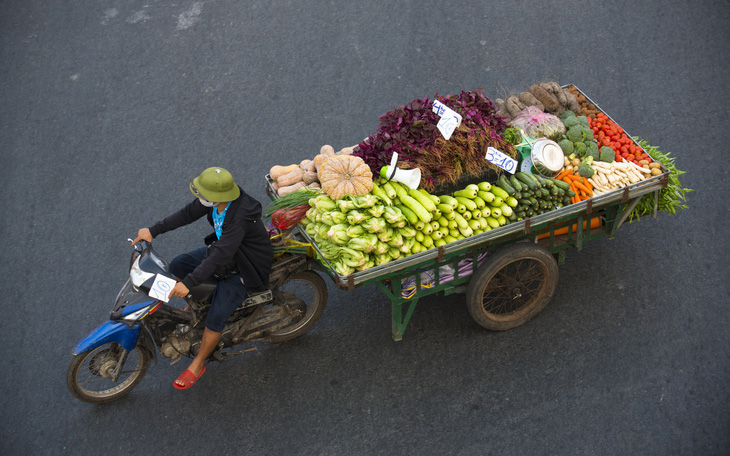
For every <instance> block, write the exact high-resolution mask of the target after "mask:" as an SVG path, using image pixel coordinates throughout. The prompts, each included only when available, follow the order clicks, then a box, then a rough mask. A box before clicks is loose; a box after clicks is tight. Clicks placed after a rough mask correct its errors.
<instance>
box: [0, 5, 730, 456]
mask: <svg viewBox="0 0 730 456" xmlns="http://www.w3.org/2000/svg"><path fill="white" fill-rule="evenodd" d="M1 6H2V7H1V8H0V11H2V12H1V13H0V100H1V103H2V105H1V106H0V154H2V155H1V158H2V169H1V170H0V189H1V190H0V192H1V193H2V199H1V200H0V205H1V209H0V210H1V211H2V213H3V217H2V222H1V223H0V240H1V241H0V242H1V244H2V247H1V249H2V250H1V252H2V262H0V268H1V269H0V271H1V277H2V280H0V296H2V298H1V299H2V307H1V309H2V319H1V320H0V337H1V338H2V339H1V340H2V344H1V347H2V348H0V354H1V357H0V359H2V363H0V366H1V367H0V369H2V374H0V393H2V394H0V409H1V410H2V413H0V453H1V454H4V455H27V454H34V455H35V454H54V455H55V454H73V455H98V454H231V455H233V454H235V455H238V454H269V455H375V454H395V455H410V454H429V455H431V454H433V455H446V454H449V455H483V454H494V455H542V454H544V455H619V454H621V455H623V454H636V455H639V454H640V455H722V454H728V453H730V413H729V412H730V382H729V378H730V331H729V330H728V328H730V316H729V315H730V313H729V312H728V303H729V302H730V296H729V294H730V293H728V282H729V280H728V279H730V276H729V274H728V266H727V254H728V248H727V234H728V229H727V227H728V226H729V224H730V219H729V217H728V199H727V196H726V194H727V190H728V183H729V182H728V177H727V176H728V165H727V163H728V158H727V151H728V146H727V144H728V137H727V130H728V124H729V123H730V118H728V108H727V107H728V105H729V104H730V95H729V93H730V92H729V91H728V90H727V80H728V78H727V73H728V71H730V62H729V60H728V50H729V49H730V47H729V46H728V45H729V44H730V42H729V41H728V38H729V34H728V28H727V25H728V23H730V6H729V5H728V2H726V1H722V2H720V1H714V2H713V1H693V2H676V1H668V2H667V1H662V2H660V1H647V2H635V1H617V2H585V1H572V0H566V1H547V2H545V1H540V2H538V1H532V2H531V1H517V2H515V1H490V2H486V1H481V2H479V1H468V0H467V1H462V2H457V3H448V2H437V1H430V0H427V1H400V2H374V1H359V2H336V1H329V2H319V1H313V2H301V1H279V0H267V1H249V2H241V1H231V0H216V1H199V2H196V1H189V0H184V1H180V2H162V1H157V0H146V1H141V0H127V1H119V0H102V1H99V2H42V1H37V0H24V1H17V0H16V1H10V0H8V1H3V2H2V3H1ZM543 80H557V81H559V82H560V83H563V84H564V83H574V84H576V85H577V86H578V87H580V88H581V89H583V90H584V91H585V92H586V93H587V94H588V95H589V96H590V97H591V98H593V99H594V100H596V101H597V102H598V103H599V104H600V105H601V107H602V108H604V109H605V110H606V111H607V112H608V113H609V114H611V115H612V117H614V118H615V119H616V120H617V121H618V122H619V123H620V124H621V125H622V126H623V127H624V128H625V129H626V130H627V131H628V132H630V133H631V134H632V135H636V136H640V137H642V138H645V139H647V140H648V141H649V142H650V143H651V144H653V145H656V146H658V147H659V148H660V149H661V150H663V151H665V152H669V153H671V155H672V156H673V157H674V158H675V159H676V165H677V167H678V168H680V169H681V170H684V171H686V174H684V175H683V176H682V184H683V185H684V186H686V187H689V188H692V189H694V190H695V191H694V192H692V193H689V194H688V197H687V204H688V205H689V206H690V209H688V210H684V211H680V212H679V213H678V214H677V215H676V216H675V215H668V214H660V216H659V217H658V218H657V219H652V218H650V217H648V218H643V219H642V220H641V221H640V222H639V223H632V224H630V225H629V224H627V225H624V226H623V227H622V228H621V229H620V230H619V232H618V236H617V237H616V239H614V240H610V241H609V240H599V241H595V242H592V243H590V244H587V245H586V247H585V248H584V249H583V250H582V251H571V252H569V254H568V257H567V261H566V263H565V265H563V266H561V268H560V282H559V284H558V289H557V292H556V295H555V297H554V298H553V300H552V301H551V303H550V304H549V305H548V306H547V307H546V309H545V310H544V311H543V312H542V313H541V314H540V315H539V316H538V317H537V318H536V319H535V320H533V321H531V322H530V323H528V324H526V325H524V326H522V327H520V328H517V329H514V330H511V331H507V332H499V333H497V332H489V331H486V330H484V329H482V328H481V327H480V326H478V325H477V324H476V323H475V322H474V321H473V320H472V319H471V318H470V316H469V315H468V312H467V310H466V307H465V303H464V297H463V295H452V296H449V297H440V296H439V297H430V298H427V299H423V300H421V301H420V302H419V304H418V307H417V309H416V311H415V313H414V315H413V318H412V320H411V323H410V325H409V327H408V329H407V331H406V333H405V337H404V339H403V340H402V341H401V342H395V341H393V339H392V338H391V334H390V304H389V302H388V300H387V299H386V298H385V296H384V295H383V294H382V293H381V292H380V291H379V290H378V289H377V288H375V287H374V286H366V287H363V288H359V289H357V290H355V291H352V292H346V291H340V290H338V289H336V288H334V287H333V285H332V282H331V281H329V279H328V284H329V288H330V290H329V291H330V299H329V304H328V307H327V310H326V311H325V314H324V316H323V317H322V319H321V320H320V321H319V323H318V324H317V325H316V326H315V327H314V328H313V329H312V331H311V332H309V333H308V334H306V335H305V336H303V337H301V338H299V339H297V340H295V341H292V342H289V343H286V344H282V345H276V346H271V345H268V346H262V347H261V348H260V350H259V351H258V352H257V353H253V354H248V355H245V356H241V357H238V358H234V359H231V360H230V361H227V362H225V363H222V364H211V365H210V366H209V368H208V371H207V372H206V374H205V375H204V376H203V377H202V379H201V380H200V381H199V382H198V384H196V385H195V386H194V387H193V388H192V389H190V390H187V391H183V392H181V391H177V390H175V389H174V388H173V387H172V382H173V380H174V379H175V377H176V376H177V375H178V374H179V373H180V371H181V370H182V369H183V368H184V363H180V364H176V365H173V366H169V365H168V363H167V361H166V360H165V359H164V358H162V359H161V360H160V362H159V363H158V364H157V365H153V366H152V367H151V368H150V370H149V372H148V374H147V376H146V377H145V379H144V381H143V382H142V383H141V384H140V385H139V386H138V388H136V389H135V390H134V391H133V392H132V393H131V394H130V395H129V396H128V397H126V398H125V399H123V400H120V401H118V402H116V403H113V404H110V405H105V406H93V405H89V404H85V403H81V402H79V401H78V400H76V399H75V398H73V397H72V396H71V394H70V393H69V392H68V390H67V388H66V385H65V370H66V366H67V364H68V361H69V359H70V353H71V349H72V347H73V346H74V344H75V343H76V342H77V341H79V340H80V339H81V338H82V337H84V336H85V335H86V334H88V333H89V332H90V331H91V330H92V329H94V328H95V327H96V326H97V325H99V324H101V323H102V322H103V321H104V320H105V319H106V318H107V317H108V312H109V310H110V308H111V305H112V301H113V300H114V297H115V296H116V293H117V291H118V289H119V287H120V286H121V285H122V284H123V283H124V281H125V280H126V274H127V262H128V256H129V253H130V249H129V246H128V244H127V243H126V241H125V240H126V239H127V238H128V237H130V236H133V235H134V234H135V233H136V230H137V229H138V228H140V227H143V226H147V225H149V224H151V223H153V222H155V221H157V220H158V219H160V218H162V217H164V216H166V215H168V214H169V213H171V212H172V211H173V210H176V209H177V208H179V207H180V206H181V205H183V204H184V203H186V202H187V201H188V200H189V199H190V193H189V191H188V189H187V184H188V182H189V181H190V179H191V178H192V177H194V176H196V175H197V174H198V173H199V172H200V171H201V170H202V169H204V168H206V167H208V166H212V165H218V166H223V167H226V168H228V169H230V170H231V171H232V172H233V173H234V175H235V176H237V179H238V181H239V182H240V183H241V184H242V185H243V186H244V187H245V188H246V189H247V191H249V192H250V193H251V194H252V195H253V196H254V197H256V198H258V199H260V200H262V201H266V195H265V192H264V181H263V176H264V175H265V174H266V173H267V172H268V170H269V168H270V167H271V166H273V165H275V164H289V163H294V162H299V161H300V160H302V159H304V158H311V157H313V156H314V155H315V154H316V152H317V151H319V148H320V147H321V146H322V145H323V144H331V145H333V146H335V148H341V147H345V146H350V145H353V144H356V143H358V142H360V141H361V140H362V139H363V138H365V137H366V136H367V135H369V134H371V133H373V132H374V131H375V128H376V126H377V123H378V117H379V116H380V115H381V114H383V113H385V112H387V111H388V110H390V109H392V108H393V107H395V106H398V105H400V104H404V103H407V102H409V101H411V100H413V99H416V98H423V97H424V96H429V97H431V98H432V97H433V96H434V95H435V94H440V95H446V94H451V93H458V92H459V91H461V90H474V89H477V88H483V89H484V90H485V93H486V94H487V95H488V96H490V97H491V98H497V97H502V96H504V95H505V94H506V93H508V92H510V91H512V92H520V91H522V90H525V89H526V88H527V87H529V85H531V84H533V83H535V82H538V81H543ZM207 231H208V227H207V226H205V223H204V222H200V223H198V224H196V225H194V226H191V227H188V228H186V229H181V230H178V231H175V232H174V233H169V234H166V235H164V236H162V237H160V238H159V239H158V240H157V241H156V243H155V247H156V249H157V250H158V251H159V252H160V253H161V254H163V255H164V256H165V257H167V258H168V259H171V258H172V257H173V256H174V255H175V254H176V253H179V252H181V251H183V250H185V249H189V248H192V247H196V246H198V245H200V241H201V238H202V236H203V235H205V234H207Z"/></svg>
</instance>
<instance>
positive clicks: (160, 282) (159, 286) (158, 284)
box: [147, 274, 177, 302]
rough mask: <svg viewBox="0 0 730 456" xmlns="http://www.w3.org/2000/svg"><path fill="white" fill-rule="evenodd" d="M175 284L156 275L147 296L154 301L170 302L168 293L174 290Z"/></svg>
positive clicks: (169, 279) (172, 280) (160, 275)
mask: <svg viewBox="0 0 730 456" xmlns="http://www.w3.org/2000/svg"><path fill="white" fill-rule="evenodd" d="M175 284H177V281H176V280H174V279H171V278H169V277H165V276H163V275H162V274H157V276H156V277H155V281H154V282H153V283H152V288H150V292H149V293H147V294H148V295H150V296H151V297H153V298H155V299H159V300H160V301H165V302H167V301H169V300H170V293H171V292H172V289H173V288H175Z"/></svg>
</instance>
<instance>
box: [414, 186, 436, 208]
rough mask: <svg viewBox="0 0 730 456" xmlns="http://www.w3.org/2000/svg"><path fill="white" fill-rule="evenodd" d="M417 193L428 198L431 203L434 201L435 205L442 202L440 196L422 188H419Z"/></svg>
mask: <svg viewBox="0 0 730 456" xmlns="http://www.w3.org/2000/svg"><path fill="white" fill-rule="evenodd" d="M416 191H418V192H420V193H421V194H422V195H423V196H425V197H426V198H429V199H430V200H431V201H433V204H438V203H440V202H441V200H440V199H439V197H438V196H436V195H432V194H430V193H428V192H427V191H426V190H424V189H422V188H417V189H416Z"/></svg>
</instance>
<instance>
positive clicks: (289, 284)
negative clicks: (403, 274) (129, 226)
mask: <svg viewBox="0 0 730 456" xmlns="http://www.w3.org/2000/svg"><path fill="white" fill-rule="evenodd" d="M312 269H314V263H312V262H311V261H310V260H309V258H308V257H307V256H306V255H299V254H288V253H284V254H283V255H281V256H279V257H278V258H277V259H275V260H274V263H273V264H272V268H271V274H270V276H269V288H268V290H266V291H264V292H261V293H257V294H254V295H249V296H248V297H247V298H246V299H245V300H244V301H243V302H242V303H241V305H240V306H239V307H238V308H237V309H236V311H235V312H234V313H233V314H232V315H231V317H230V318H229V319H228V322H227V324H226V327H225V328H224V330H223V331H222V333H221V339H220V342H219V343H218V346H217V347H216V349H215V350H214V352H213V353H212V354H211V356H210V358H209V360H211V359H212V360H217V361H223V360H224V359H226V358H229V357H231V356H235V355H239V354H242V353H247V352H250V351H254V350H256V348H248V349H241V350H235V349H234V347H235V346H238V345H242V344H246V343H251V342H261V341H263V342H272V343H278V342H285V341H288V340H291V339H294V338H296V337H299V336H301V335H302V334H304V333H306V332H307V331H308V330H309V329H311V328H312V326H313V325H314V324H315V323H316V322H317V320H318V319H319V317H320V316H321V315H322V312H324V309H325V306H326V305H327V286H326V284H325V282H324V280H323V279H322V277H321V276H320V275H319V274H317V273H316V272H314V271H313V270H312ZM158 276H163V277H166V278H168V279H172V280H174V279H173V276H172V274H171V273H170V268H169V264H168V262H167V261H166V260H164V259H163V258H162V257H160V256H159V255H158V254H157V253H156V252H155V251H154V250H153V249H152V244H151V243H149V242H146V241H141V242H139V243H138V244H136V245H135V246H134V250H133V252H132V257H131V259H130V263H129V278H128V279H127V281H126V283H125V284H124V286H123V287H122V289H121V290H120V291H119V294H118V295H117V298H116V300H115V302H114V306H113V307H112V311H111V315H110V318H109V321H107V322H105V323H103V324H102V325H100V326H99V327H98V328H96V329H95V330H94V331H92V332H91V333H90V334H89V335H88V336H86V337H85V338H84V339H83V340H82V341H80V342H79V343H78V344H76V346H75V347H74V349H73V353H72V355H73V357H72V358H71V361H70V362H69V366H68V369H67V371H66V383H67V385H68V388H69V390H70V391H71V393H72V394H73V395H74V396H75V397H76V398H78V399H80V400H82V401H84V402H90V403H97V404H99V403H107V402H111V401H114V400H117V399H119V398H121V397H123V396H125V395H126V394H128V393H129V392H130V391H132V389H134V387H136V386H137V385H138V384H139V383H140V382H141V381H142V378H143V377H144V376H145V374H146V373H147V369H148V367H149V365H150V363H151V361H152V360H153V359H154V361H155V363H157V352H158V351H159V352H160V353H161V354H162V356H164V357H165V358H169V359H171V362H173V363H174V362H177V361H179V360H180V359H181V358H182V357H189V358H194V357H195V355H196V354H197V353H198V349H199V348H200V342H201V338H202V335H203V330H204V322H205V316H206V314H207V311H208V309H209V308H210V302H211V298H212V296H213V292H214V291H215V288H216V284H215V283H214V282H212V281H211V282H205V283H202V284H200V285H198V286H196V287H193V288H192V289H191V290H190V294H189V295H188V296H187V297H186V298H185V301H186V303H187V306H186V307H184V308H182V309H179V308H177V307H174V306H172V305H170V304H168V303H167V302H166V301H165V300H164V299H160V297H159V296H157V292H158V291H157V290H156V289H153V287H159V286H164V283H165V281H164V280H163V279H162V278H159V277H158ZM158 279H159V280H158ZM158 284H162V285H158Z"/></svg>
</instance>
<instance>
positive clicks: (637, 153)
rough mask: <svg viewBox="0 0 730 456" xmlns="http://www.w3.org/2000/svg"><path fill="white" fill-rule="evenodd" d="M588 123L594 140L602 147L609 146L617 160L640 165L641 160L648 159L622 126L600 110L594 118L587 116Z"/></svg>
mask: <svg viewBox="0 0 730 456" xmlns="http://www.w3.org/2000/svg"><path fill="white" fill-rule="evenodd" d="M588 121H589V125H590V127H591V129H592V130H593V132H594V134H595V136H596V140H597V141H599V142H600V144H601V145H602V146H604V147H610V148H611V149H612V150H613V151H614V152H615V154H616V160H617V161H624V160H626V161H630V162H633V163H635V164H637V165H641V163H640V161H641V160H650V157H649V155H647V154H646V152H644V150H643V149H642V148H641V147H639V146H637V145H636V144H635V143H634V141H632V139H631V138H629V135H627V134H626V132H624V130H623V128H621V126H620V125H618V124H617V123H616V122H614V121H613V120H611V119H609V118H608V116H607V115H605V114H604V113H602V112H599V113H598V114H596V116H595V118H589V120H588Z"/></svg>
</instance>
